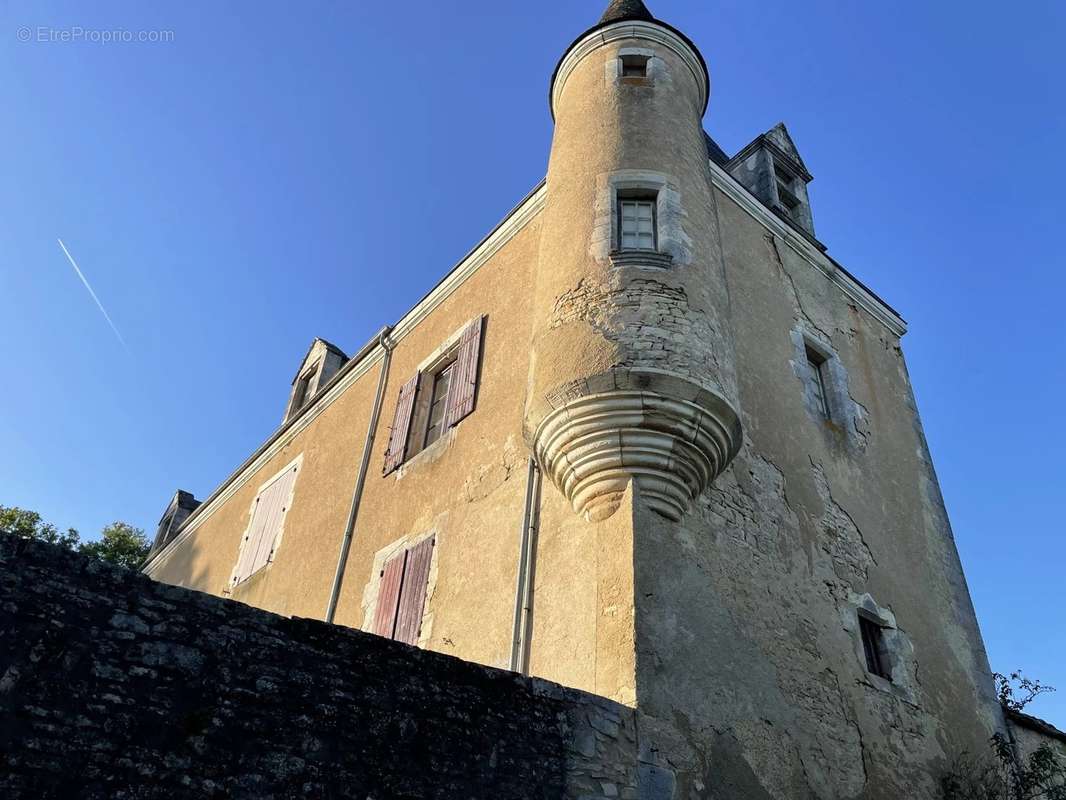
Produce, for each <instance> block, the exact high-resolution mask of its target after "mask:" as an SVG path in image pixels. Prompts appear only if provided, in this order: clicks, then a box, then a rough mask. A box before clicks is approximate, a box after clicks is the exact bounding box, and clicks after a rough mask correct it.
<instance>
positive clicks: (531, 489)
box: [511, 458, 540, 675]
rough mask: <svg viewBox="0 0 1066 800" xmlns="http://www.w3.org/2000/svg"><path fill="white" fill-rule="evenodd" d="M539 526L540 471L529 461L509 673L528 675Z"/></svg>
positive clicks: (531, 459) (532, 460)
mask: <svg viewBox="0 0 1066 800" xmlns="http://www.w3.org/2000/svg"><path fill="white" fill-rule="evenodd" d="M539 524H540V468H539V467H538V466H537V462H536V461H535V460H534V459H533V458H530V459H529V469H528V472H527V473H526V506H525V513H524V514H523V517H522V537H521V538H522V544H521V549H520V552H519V557H518V584H517V586H516V587H515V598H514V628H513V637H512V639H511V670H512V671H513V672H519V673H521V674H522V675H528V674H529V651H530V639H531V633H532V623H533V581H534V580H535V578H536V570H537V533H538V528H539Z"/></svg>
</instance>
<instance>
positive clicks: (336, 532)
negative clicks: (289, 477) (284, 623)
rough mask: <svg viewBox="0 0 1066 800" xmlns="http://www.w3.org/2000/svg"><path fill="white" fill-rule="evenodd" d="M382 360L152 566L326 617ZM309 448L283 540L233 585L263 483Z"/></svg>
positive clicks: (223, 591)
mask: <svg viewBox="0 0 1066 800" xmlns="http://www.w3.org/2000/svg"><path fill="white" fill-rule="evenodd" d="M380 368H381V359H380V358H378V359H377V364H375V365H374V366H372V367H371V368H370V370H369V371H368V372H367V373H366V374H364V375H363V376H362V377H361V378H359V379H358V380H357V381H356V382H355V383H354V384H353V385H352V386H351V387H349V389H348V390H347V391H346V392H344V393H343V394H342V395H341V396H340V397H339V398H338V399H337V400H336V401H335V402H334V403H333V404H331V405H330V406H329V407H328V408H327V409H326V410H325V411H323V412H322V413H321V414H320V415H319V416H318V417H317V418H316V419H315V420H314V421H313V422H312V423H311V425H310V426H308V427H307V428H305V429H304V430H303V431H301V432H300V433H298V434H296V436H295V437H294V438H293V439H292V441H291V442H289V443H288V444H286V445H285V446H284V447H282V448H281V449H280V451H279V452H278V453H277V454H275V455H273V456H272V457H271V458H269V459H268V460H267V461H266V462H265V463H264V464H263V465H262V466H261V467H260V468H259V469H257V470H256V471H255V472H254V473H252V474H250V475H249V476H247V478H246V479H245V480H244V482H243V485H241V486H240V488H239V489H237V491H236V492H234V493H233V494H232V496H230V497H229V498H228V499H226V500H224V501H222V502H221V503H219V504H218V506H217V507H216V508H214V509H209V511H210V515H209V516H208V517H206V518H205V519H204V520H203V521H202V522H198V521H197V520H196V518H195V517H194V518H193V521H194V522H197V525H196V528H195V530H194V531H193V533H192V534H191V535H190V536H188V537H186V538H183V539H182V540H181V541H179V542H178V543H177V544H176V546H173V547H172V549H171V550H170V551H169V553H167V554H165V556H164V558H163V559H162V561H161V563H160V564H159V566H158V567H156V568H155V569H153V570H151V571H150V572H149V574H150V575H151V577H153V578H155V579H156V580H159V581H163V582H164V583H172V584H174V585H177V586H185V587H188V588H190V589H198V590H200V591H204V592H208V593H209V594H214V595H224V596H227V597H232V598H233V599H235V600H239V601H241V602H243V603H248V604H249V605H254V606H258V607H260V608H264V609H266V610H268V611H273V612H275V613H278V614H287V615H291V616H303V617H311V618H319V619H321V617H322V615H323V613H324V612H325V608H326V602H327V599H328V597H329V587H330V579H331V577H332V574H333V568H334V566H335V565H336V561H337V552H338V548H339V544H340V537H341V533H342V531H343V530H344V523H345V519H346V517H347V513H348V502H349V500H350V498H351V491H352V487H353V486H354V485H355V476H356V471H357V469H358V466H359V457H360V454H361V452H362V447H363V440H364V437H365V435H366V429H367V425H368V424H369V418H370V409H371V406H372V403H373V398H374V391H375V388H376V384H377V375H378V370H379V369H380ZM301 456H302V461H301V465H300V471H299V472H298V474H297V478H296V482H295V486H294V490H293V497H292V503H291V506H290V507H289V510H288V512H287V513H286V516H285V522H284V528H283V532H282V538H281V542H280V545H279V546H278V549H277V552H276V554H275V559H274V561H273V563H271V564H268V565H267V566H266V567H264V568H263V569H262V570H260V571H259V572H258V573H256V574H255V575H253V576H252V577H251V578H249V579H248V580H247V581H245V582H243V583H241V584H239V585H238V586H237V587H235V588H233V590H232V592H230V578H231V576H232V572H233V568H234V565H235V564H236V562H237V555H238V552H239V548H240V542H241V538H242V537H243V535H244V533H245V531H246V529H247V527H248V523H249V520H250V517H251V510H252V503H253V502H254V500H255V497H256V495H257V493H258V491H259V488H260V486H262V485H263V484H264V483H265V482H267V481H268V480H269V479H270V478H271V477H272V476H274V475H275V474H277V473H278V472H279V471H280V470H281V469H283V468H284V467H285V466H286V465H287V464H289V463H290V462H292V461H293V459H295V458H297V457H301Z"/></svg>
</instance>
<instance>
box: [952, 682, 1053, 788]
mask: <svg viewBox="0 0 1066 800" xmlns="http://www.w3.org/2000/svg"><path fill="white" fill-rule="evenodd" d="M992 679H993V681H994V682H995V684H996V694H997V695H998V696H999V702H1000V704H1001V705H1002V706H1003V707H1004V708H1005V709H1007V710H1008V711H1013V712H1016V713H1021V711H1022V709H1024V708H1025V707H1026V706H1027V705H1029V703H1031V702H1032V701H1033V700H1034V699H1035V698H1036V697H1038V696H1039V695H1041V694H1044V693H1045V692H1053V691H1055V690H1054V689H1053V688H1052V687H1050V686H1044V685H1043V684H1042V683H1040V681H1034V680H1031V679H1029V678H1026V677H1025V676H1024V675H1022V673H1021V671H1017V672H1012V673H1011V674H1010V675H1009V676H1008V675H1001V674H1000V673H998V672H994V673H992ZM990 745H991V753H990V754H989V755H987V756H983V757H978V758H974V757H972V756H969V755H963V756H962V757H961V758H959V759H956V761H955V764H954V765H953V766H952V768H951V769H950V770H949V771H948V773H947V774H946V775H944V776H943V777H942V778H941V780H940V789H941V797H942V798H943V800H1066V762H1064V761H1063V759H1061V758H1060V757H1059V756H1058V755H1056V754H1055V751H1054V750H1052V749H1051V747H1050V745H1048V744H1047V743H1044V744H1042V745H1040V746H1039V747H1038V748H1037V749H1036V750H1035V751H1034V752H1032V753H1030V754H1029V756H1028V758H1022V757H1021V756H1020V755H1019V754H1018V753H1017V752H1016V751H1015V748H1014V746H1013V745H1012V744H1011V742H1010V740H1009V739H1008V738H1007V737H1006V736H1004V735H1003V734H1002V733H998V732H997V733H995V734H993V735H992V739H991V742H990Z"/></svg>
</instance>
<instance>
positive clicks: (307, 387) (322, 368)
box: [283, 338, 348, 422]
mask: <svg viewBox="0 0 1066 800" xmlns="http://www.w3.org/2000/svg"><path fill="white" fill-rule="evenodd" d="M347 360H348V356H347V355H345V353H344V351H343V350H341V349H340V348H339V347H337V346H336V345H333V344H330V343H329V342H327V341H326V340H325V339H318V338H316V339H315V340H314V341H313V342H311V347H310V348H308V350H307V355H305V356H304V360H303V361H302V362H301V363H300V368H299V369H298V370H297V371H296V377H295V378H293V379H292V392H291V393H290V394H289V404H288V406H287V407H286V409H285V419H284V420H283V421H284V422H288V421H289V420H290V419H292V418H293V417H294V416H296V413H297V412H298V411H299V410H300V409H301V408H303V407H304V406H305V405H307V404H308V402H310V400H311V398H312V397H314V396H315V395H316V394H317V393H318V390H319V389H321V388H322V387H323V386H325V385H326V384H327V383H329V380H330V378H332V377H333V376H334V375H336V374H337V370H339V369H340V368H341V367H343V366H344V364H345V362H346V361H347Z"/></svg>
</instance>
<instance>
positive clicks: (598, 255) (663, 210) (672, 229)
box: [589, 61, 692, 269]
mask: <svg viewBox="0 0 1066 800" xmlns="http://www.w3.org/2000/svg"><path fill="white" fill-rule="evenodd" d="M618 63H619V65H620V64H621V61H619V62H618ZM596 184H597V187H596V203H595V223H594V225H593V229H592V240H591V242H590V246H589V249H590V253H591V255H592V257H593V258H595V259H596V260H597V261H600V262H604V261H610V263H611V264H612V265H613V266H614V267H638V268H640V267H643V268H647V269H665V268H667V267H670V266H672V265H678V266H681V265H685V264H689V263H691V261H692V240H691V239H690V238H689V237H688V235H687V234H686V233H685V230H684V221H685V218H686V214H685V211H684V208H683V207H682V204H681V193H680V191H679V190H678V182H677V180H676V179H674V178H673V177H672V176H670V175H666V174H664V173H661V172H652V171H650V170H634V169H625V170H618V171H616V172H610V173H605V174H602V175H600V176H598V177H597V181H596ZM641 192H646V193H647V194H648V195H652V194H654V195H655V218H656V237H657V245H658V249H657V251H648V250H619V249H618V243H619V242H620V241H621V240H620V231H619V230H618V228H619V219H618V202H619V199H620V197H622V196H624V195H625V194H631V193H641Z"/></svg>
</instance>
